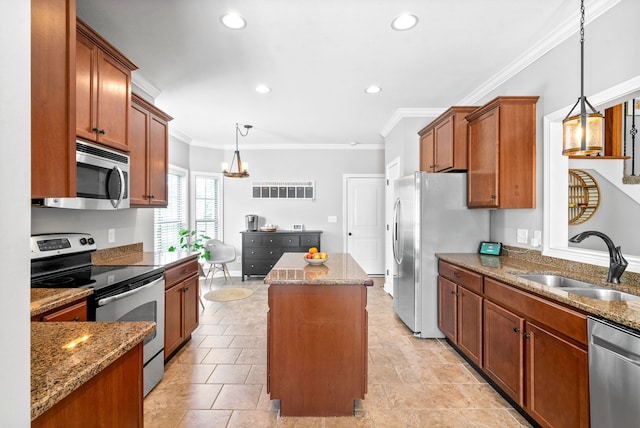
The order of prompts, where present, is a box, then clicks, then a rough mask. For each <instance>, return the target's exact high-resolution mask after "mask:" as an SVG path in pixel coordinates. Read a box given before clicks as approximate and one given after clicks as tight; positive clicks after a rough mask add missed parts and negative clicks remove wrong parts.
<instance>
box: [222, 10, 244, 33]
mask: <svg viewBox="0 0 640 428" xmlns="http://www.w3.org/2000/svg"><path fill="white" fill-rule="evenodd" d="M220 22H222V25H224V26H225V27H227V28H231V29H232V30H241V29H243V28H244V27H246V26H247V21H245V19H244V18H243V17H242V16H240V15H239V14H237V13H235V12H229V13H225V14H224V15H222V16H221V17H220Z"/></svg>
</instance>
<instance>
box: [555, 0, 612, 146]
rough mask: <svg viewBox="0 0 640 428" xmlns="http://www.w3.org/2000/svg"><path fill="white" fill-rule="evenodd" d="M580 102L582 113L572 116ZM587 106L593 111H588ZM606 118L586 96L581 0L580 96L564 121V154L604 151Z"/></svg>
mask: <svg viewBox="0 0 640 428" xmlns="http://www.w3.org/2000/svg"><path fill="white" fill-rule="evenodd" d="M578 104H580V114H577V115H574V116H571V114H572V113H573V110H575V108H576V107H577V106H578ZM587 107H589V108H590V109H591V113H588V112H587ZM603 126H604V118H603V117H602V115H601V114H600V113H599V112H598V111H596V109H595V108H593V106H592V105H591V103H589V101H587V97H585V96H584V0H581V1H580V98H578V101H577V102H576V103H575V104H574V105H573V108H572V109H571V111H570V112H569V114H568V115H567V117H565V118H564V120H563V121H562V133H563V138H562V154H563V155H566V156H569V155H573V156H576V155H590V154H594V153H598V152H601V151H602V138H603V137H602V135H603Z"/></svg>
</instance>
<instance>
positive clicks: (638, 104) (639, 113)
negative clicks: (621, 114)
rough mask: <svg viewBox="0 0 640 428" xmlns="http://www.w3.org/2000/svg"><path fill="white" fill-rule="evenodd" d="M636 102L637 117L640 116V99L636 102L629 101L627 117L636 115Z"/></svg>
mask: <svg viewBox="0 0 640 428" xmlns="http://www.w3.org/2000/svg"><path fill="white" fill-rule="evenodd" d="M632 101H635V105H636V106H635V107H636V108H635V115H636V116H640V99H639V98H636V99H635V100H629V101H627V116H633V115H634V109H633V102H632Z"/></svg>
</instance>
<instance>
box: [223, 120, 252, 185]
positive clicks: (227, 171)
mask: <svg viewBox="0 0 640 428" xmlns="http://www.w3.org/2000/svg"><path fill="white" fill-rule="evenodd" d="M244 128H245V129H246V132H245V133H244V134H243V133H242V131H240V127H239V126H238V124H237V123H236V150H235V151H234V152H233V158H231V168H229V164H228V163H226V162H223V163H222V173H223V174H224V176H225V177H230V178H245V177H248V176H249V163H248V162H244V163H243V162H242V161H241V160H240V151H239V150H238V134H240V135H242V136H243V137H246V136H247V134H249V130H250V129H251V128H253V126H251V125H244ZM234 167H235V168H236V171H235V172H234V171H233V168H234Z"/></svg>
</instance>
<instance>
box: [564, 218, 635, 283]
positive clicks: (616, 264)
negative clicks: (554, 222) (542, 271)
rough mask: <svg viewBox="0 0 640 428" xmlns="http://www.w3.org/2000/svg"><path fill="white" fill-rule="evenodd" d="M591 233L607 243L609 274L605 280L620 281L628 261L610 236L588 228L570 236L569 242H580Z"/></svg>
mask: <svg viewBox="0 0 640 428" xmlns="http://www.w3.org/2000/svg"><path fill="white" fill-rule="evenodd" d="M591 235H595V236H597V237H599V238H602V240H603V241H604V243H605V244H607V248H608V249H609V275H608V277H607V282H612V283H614V284H618V283H619V282H620V277H621V276H622V274H623V273H624V270H625V269H626V268H627V265H628V264H629V263H627V261H626V260H625V259H624V257H622V251H620V247H616V246H615V244H614V243H613V241H612V240H611V238H609V237H608V236H607V235H605V234H604V233H602V232H596V231H595V230H588V231H586V232H582V233H578V234H577V235H576V236H574V237H572V238H570V239H569V242H574V243H578V242H582V241H583V240H584V239H585V238H588V237H589V236H591Z"/></svg>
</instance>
